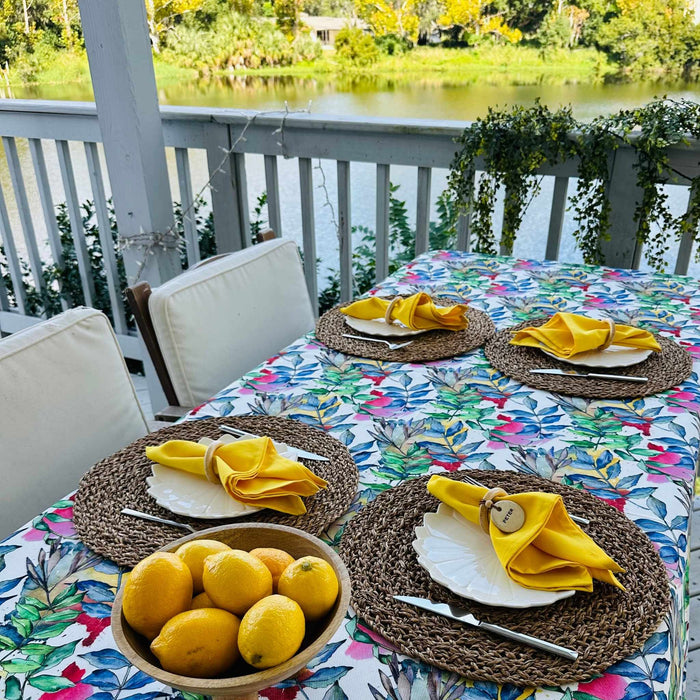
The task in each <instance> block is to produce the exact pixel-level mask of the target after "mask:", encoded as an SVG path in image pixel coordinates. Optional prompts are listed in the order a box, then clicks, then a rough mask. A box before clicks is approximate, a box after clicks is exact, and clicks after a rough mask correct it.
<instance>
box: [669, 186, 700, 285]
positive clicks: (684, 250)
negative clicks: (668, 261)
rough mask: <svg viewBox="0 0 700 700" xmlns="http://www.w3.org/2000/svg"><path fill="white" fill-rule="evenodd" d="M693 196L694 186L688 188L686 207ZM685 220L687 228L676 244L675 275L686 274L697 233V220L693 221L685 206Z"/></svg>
mask: <svg viewBox="0 0 700 700" xmlns="http://www.w3.org/2000/svg"><path fill="white" fill-rule="evenodd" d="M694 196H695V188H694V187H691V188H689V189H688V207H690V203H691V202H692V201H693V197H694ZM685 217H686V221H687V222H688V229H687V230H686V231H684V232H683V236H682V238H681V242H680V245H679V246H678V257H677V258H676V266H675V269H674V270H673V272H674V274H676V275H687V274H688V266H689V265H690V256H691V255H692V253H693V243H694V241H695V236H697V233H698V223H700V222H698V221H695V220H694V219H692V218H691V217H690V214H689V213H688V209H687V208H686V213H685Z"/></svg>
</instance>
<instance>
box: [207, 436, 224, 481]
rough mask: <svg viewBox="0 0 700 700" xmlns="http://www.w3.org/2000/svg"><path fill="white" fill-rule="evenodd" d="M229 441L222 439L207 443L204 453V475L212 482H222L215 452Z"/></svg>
mask: <svg viewBox="0 0 700 700" xmlns="http://www.w3.org/2000/svg"><path fill="white" fill-rule="evenodd" d="M226 444H227V443H225V442H223V441H222V440H214V442H211V443H209V445H207V451H206V452H205V453H204V475H205V476H206V477H207V479H208V480H209V481H211V483H212V484H220V483H221V482H220V481H219V473H218V471H217V469H216V463H215V461H214V454H215V453H216V451H217V450H218V449H219V448H220V447H221V446H222V445H226Z"/></svg>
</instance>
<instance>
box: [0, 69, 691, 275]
mask: <svg viewBox="0 0 700 700" xmlns="http://www.w3.org/2000/svg"><path fill="white" fill-rule="evenodd" d="M502 83H503V75H502V74H499V75H497V76H495V77H494V78H493V79H490V78H489V76H488V75H483V74H481V75H479V76H478V78H474V80H472V81H465V82H461V83H459V84H457V83H453V82H447V83H445V82H442V81H440V80H439V79H435V78H422V77H418V78H415V79H402V80H387V79H385V78H373V77H371V76H370V77H367V78H364V79H353V80H349V79H334V78H329V77H322V78H318V79H312V78H297V77H266V78H261V77H245V76H239V77H234V78H231V79H219V80H216V81H209V82H203V81H193V82H191V83H185V84H170V85H167V86H161V87H159V90H158V95H159V99H160V102H161V104H179V105H194V106H199V107H230V108H239V109H256V110H278V109H283V108H284V105H285V103H286V104H287V105H288V106H289V108H290V109H305V108H307V107H308V108H310V110H311V111H312V112H313V113H316V114H334V115H342V114H345V115H357V116H382V117H412V118H423V119H454V120H472V119H475V118H477V117H480V116H484V115H485V114H486V111H487V109H488V108H489V107H496V106H500V107H505V106H508V105H512V104H523V105H531V104H533V103H534V102H535V100H537V99H540V100H541V101H542V103H544V104H546V105H548V106H549V107H551V108H556V107H559V106H563V105H568V104H570V105H572V107H573V111H574V115H575V116H576V117H578V118H579V119H590V118H593V117H594V116H596V115H599V114H604V113H611V112H615V111H617V110H619V109H622V108H630V107H634V106H638V105H642V104H644V103H646V102H648V101H649V100H650V99H652V98H653V97H655V96H661V95H664V94H666V95H668V96H669V97H677V98H680V97H684V98H688V99H691V100H695V101H700V85H698V84H696V83H693V84H680V83H674V84H660V83H632V84H609V85H590V84H582V83H570V84H563V85H551V84H547V81H546V79H544V78H543V79H542V80H541V81H540V83H539V84H535V85H504V84H502ZM15 97H17V98H35V99H51V100H65V99H70V100H91V99H92V90H91V87H90V85H89V84H88V83H76V84H69V85H44V86H38V87H37V86H31V87H27V88H22V89H17V90H15ZM18 146H19V151H20V157H21V159H22V162H23V167H24V172H25V178H26V180H27V187H28V195H29V198H30V207H31V209H32V212H33V214H36V217H35V221H34V223H35V227H36V229H37V232H38V233H39V236H40V238H41V239H42V240H43V239H44V238H45V234H44V227H43V223H42V221H41V220H40V211H41V209H40V204H39V199H38V193H37V192H36V188H35V186H34V182H33V177H32V176H31V174H30V173H31V161H30V158H29V153H28V148H27V147H26V142H22V141H20V142H19V143H18ZM45 146H46V151H47V153H46V155H47V166H48V168H49V174H50V177H51V180H52V191H53V195H54V201H55V202H59V201H63V200H64V199H65V197H64V196H63V193H62V186H61V179H60V171H59V169H58V163H57V159H56V155H55V150H54V149H53V145H52V144H50V143H47V144H45ZM72 153H73V156H74V160H75V163H74V166H75V169H76V178H77V181H78V182H77V185H78V192H79V196H80V198H81V200H84V199H89V198H91V193H90V189H89V182H88V180H87V173H86V169H85V157H84V153H83V151H82V146H81V145H80V144H73V145H72ZM3 158H4V154H0V185H2V187H3V189H4V191H5V195H6V199H7V200H8V209H9V210H10V216H11V219H12V221H13V230H14V231H15V237H16V238H18V239H19V238H21V233H20V232H21V229H20V227H19V221H18V216H17V212H16V210H15V207H14V202H13V197H12V196H11V195H10V193H11V185H10V182H9V174H8V172H7V168H6V164H5V163H4V160H3ZM314 165H315V166H316V167H315V169H314V184H315V186H316V188H315V192H314V196H315V210H316V235H317V246H318V253H319V256H320V257H321V259H322V261H323V265H322V269H321V272H322V275H324V274H325V273H326V272H327V271H328V270H329V269H331V268H332V267H334V266H335V265H334V263H335V261H336V260H337V240H336V236H335V231H334V227H333V224H332V219H333V213H332V211H331V209H330V207H329V206H327V202H326V201H325V198H324V194H323V191H322V189H321V188H320V185H321V180H322V178H323V176H325V178H326V180H327V187H328V191H329V193H330V201H331V203H332V204H333V205H334V204H335V191H336V190H335V165H334V163H332V162H325V161H324V162H322V163H320V164H319V163H318V162H314ZM191 166H192V176H193V185H194V188H195V191H196V190H198V189H199V188H200V187H202V186H204V184H205V182H206V167H205V162H204V158H203V154H197V153H193V154H192V163H191ZM319 167H320V168H322V169H323V172H321V170H320V169H319ZM169 168H170V172H171V186H172V192H173V198H174V199H178V198H179V194H178V187H177V180H176V177H175V163H174V156H173V155H172V154H169ZM247 173H248V190H249V199H250V205H251V211H252V209H253V207H254V206H255V201H256V199H257V197H258V196H259V195H260V194H261V193H262V192H263V191H264V188H265V178H264V170H263V163H262V157H256V156H252V157H251V156H249V157H247ZM279 174H280V190H281V191H280V196H281V207H282V228H283V234H284V235H285V236H287V237H291V238H294V239H295V240H297V241H299V242H301V212H300V204H299V184H298V169H297V164H296V161H294V160H290V161H285V160H283V159H279ZM446 174H447V173H446V171H435V172H434V173H433V179H432V190H431V192H432V197H433V199H436V198H437V196H438V195H439V193H440V192H441V191H442V190H443V189H444V187H445V184H446ZM391 180H392V182H394V183H395V184H398V185H400V189H399V192H398V195H397V196H398V197H399V198H400V199H403V200H405V201H406V202H407V203H408V209H409V213H410V215H411V219H412V221H413V220H415V205H414V204H413V202H414V201H415V193H416V170H415V169H411V168H401V167H393V168H392V170H391ZM374 187H375V176H374V166H372V165H366V164H353V165H352V223H353V224H358V225H363V226H368V227H369V228H372V229H373V228H374V216H375V212H374V206H375V205H374V196H375V190H374ZM572 188H573V184H572ZM669 190H670V192H671V204H672V207H673V209H674V211H676V212H681V211H682V210H683V209H684V207H685V205H686V203H687V196H688V195H687V190H685V189H684V188H669ZM572 191H573V189H570V194H571V193H572ZM551 193H552V182H551V179H548V180H545V183H544V186H543V189H542V193H541V195H540V196H539V197H538V198H536V199H535V200H534V201H533V202H532V204H531V205H530V208H529V209H528V212H527V214H526V216H525V219H524V222H523V227H522V231H521V233H520V235H519V237H518V240H517V241H516V246H515V251H514V252H515V254H516V255H522V256H531V257H542V256H543V255H544V248H545V238H546V231H547V225H548V220H549V207H550V202H551ZM434 215H435V212H434V211H433V216H434ZM499 216H500V212H497V214H496V221H500V218H499ZM573 228H574V226H573V221H572V219H571V217H570V216H567V217H566V220H565V225H564V234H563V239H562V250H561V259H562V260H567V261H572V262H575V261H579V260H580V255H579V254H578V251H577V250H576V249H575V245H574V241H573V236H572V232H573ZM18 242H19V241H18ZM21 247H22V246H21V243H20V248H21ZM699 271H700V267H698V266H693V269H692V270H691V273H693V274H697V273H698V272H699ZM319 286H320V287H322V286H323V282H322V281H320V282H319Z"/></svg>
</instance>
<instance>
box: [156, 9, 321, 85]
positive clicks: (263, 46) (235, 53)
mask: <svg viewBox="0 0 700 700" xmlns="http://www.w3.org/2000/svg"><path fill="white" fill-rule="evenodd" d="M319 54H320V44H318V42H316V41H314V40H311V39H310V38H309V37H308V36H304V35H302V36H300V37H298V38H297V39H296V40H294V41H290V40H289V39H288V38H287V37H286V36H285V35H284V34H283V33H282V32H281V31H280V30H279V29H277V27H276V26H275V25H274V24H273V23H272V22H270V21H269V20H261V19H255V18H251V17H244V16H242V15H239V14H237V13H235V12H232V13H229V14H226V15H220V16H219V17H218V18H217V19H216V20H215V21H214V22H213V23H212V24H211V25H210V26H208V27H202V26H190V25H188V24H183V25H182V26H181V27H180V28H178V30H177V36H175V34H173V35H172V36H171V37H169V40H168V46H167V48H166V49H165V50H164V52H163V55H164V58H165V59H166V60H172V61H173V62H175V63H178V64H179V65H182V66H184V67H186V68H196V69H197V70H199V71H200V72H208V71H210V70H242V69H248V68H264V67H272V66H288V65H291V64H292V63H294V62H296V61H302V60H313V59H314V58H316V57H317V56H318V55H319Z"/></svg>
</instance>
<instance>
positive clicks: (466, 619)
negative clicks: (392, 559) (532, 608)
mask: <svg viewBox="0 0 700 700" xmlns="http://www.w3.org/2000/svg"><path fill="white" fill-rule="evenodd" d="M394 600H399V601H401V602H402V603H408V604H409V605H415V606H416V607H417V608H423V610H429V611H430V612H434V613H437V614H438V615H443V616H444V617H449V618H450V619H451V620H457V622H463V623H465V624H467V625H474V627H479V628H481V629H484V630H487V631H489V632H493V633H494V634H500V635H501V637H507V638H508V639H512V640H514V641H516V642H522V643H523V644H527V645H529V646H531V647H535V648H536V649H542V651H548V652H549V653H550V654H556V655H557V656H563V657H564V658H565V659H569V660H570V661H576V659H577V658H578V652H577V651H574V650H573V649H567V648H566V647H560V646H559V645H558V644H553V643H552V642H546V641H545V640H544V639H538V638H537V637H531V636H530V635H529V634H522V632H514V631H513V630H509V629H507V628H505V627H500V626H499V625H493V624H491V623H490V622H481V621H479V620H477V619H476V618H475V617H474V615H471V614H470V613H468V612H467V611H466V610H462V608H458V607H457V606H455V605H447V604H446V603H433V601H432V600H427V599H426V598H416V597H414V596H409V595H395V596H394Z"/></svg>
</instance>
